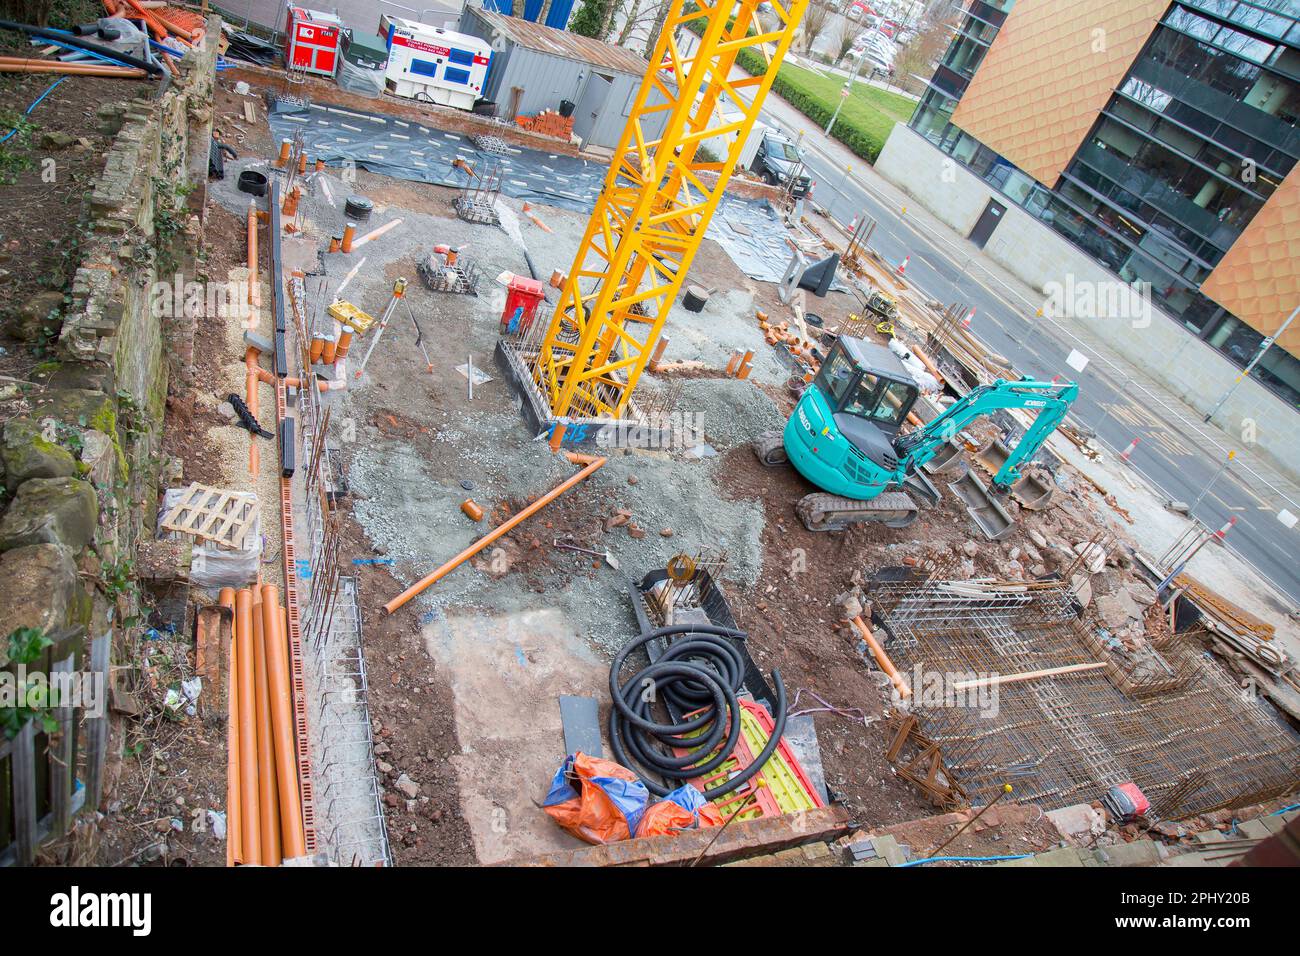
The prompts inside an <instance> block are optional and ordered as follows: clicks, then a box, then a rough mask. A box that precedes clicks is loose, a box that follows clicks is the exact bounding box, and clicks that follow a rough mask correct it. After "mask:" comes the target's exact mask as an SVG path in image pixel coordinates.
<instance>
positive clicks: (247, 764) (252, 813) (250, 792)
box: [235, 588, 262, 865]
mask: <svg viewBox="0 0 1300 956" xmlns="http://www.w3.org/2000/svg"><path fill="white" fill-rule="evenodd" d="M235 630H236V633H237V634H238V643H237V645H236V650H235V657H236V659H237V660H238V661H239V690H238V694H239V806H240V822H241V823H242V828H241V829H242V833H241V836H242V837H243V842H244V862H245V863H248V864H250V865H257V864H260V863H261V862H262V836H261V819H262V814H261V809H260V802H259V800H258V791H257V708H256V699H257V698H256V697H255V696H254V694H255V687H256V678H255V676H254V663H253V662H254V656H253V592H252V591H250V590H248V589H247V588H245V589H244V590H242V591H240V592H239V593H238V594H236V595H235Z"/></svg>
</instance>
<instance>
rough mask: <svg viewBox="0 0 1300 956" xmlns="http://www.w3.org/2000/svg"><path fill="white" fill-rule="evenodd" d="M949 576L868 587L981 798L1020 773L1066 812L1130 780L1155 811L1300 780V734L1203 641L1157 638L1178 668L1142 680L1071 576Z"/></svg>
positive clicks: (1203, 804)
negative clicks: (1083, 609)
mask: <svg viewBox="0 0 1300 956" xmlns="http://www.w3.org/2000/svg"><path fill="white" fill-rule="evenodd" d="M948 571H949V569H947V568H943V567H940V568H938V569H936V571H935V572H934V573H933V574H932V575H931V576H929V577H928V578H924V579H909V578H908V577H906V576H904V577H903V578H902V579H899V578H897V577H894V578H892V579H890V580H878V581H877V582H876V583H875V584H873V587H872V593H871V596H872V599H873V602H874V606H875V609H876V611H877V612H878V613H879V615H880V617H881V619H882V620H883V622H884V626H885V629H886V631H887V632H888V633H889V635H890V637H891V643H890V644H889V647H888V649H889V653H890V655H891V657H892V658H893V660H894V662H895V664H896V666H898V667H899V669H900V670H902V671H903V672H904V674H905V676H906V677H907V678H908V679H909V681H910V682H911V684H912V688H913V693H914V697H913V701H914V706H913V712H914V713H915V714H916V715H917V716H918V718H919V719H920V722H921V726H922V727H923V728H924V732H925V735H926V736H927V737H928V738H929V739H930V740H933V741H934V742H935V743H936V744H938V746H939V748H940V751H941V753H942V756H943V760H944V766H945V768H946V773H947V775H948V777H949V778H950V779H951V780H953V781H955V782H956V783H957V784H959V785H960V786H961V787H962V788H964V789H965V791H966V792H967V793H968V794H969V796H970V799H971V801H972V803H985V802H987V801H988V800H991V799H992V798H993V797H994V796H995V795H996V793H997V792H998V790H999V789H1000V788H1001V787H1002V786H1003V784H1006V783H1010V784H1012V785H1013V786H1014V787H1015V791H1016V797H1017V799H1019V800H1021V801H1027V802H1033V803H1037V804H1039V805H1040V806H1042V807H1043V808H1044V809H1057V808H1060V807H1065V806H1069V805H1071V804H1075V803H1087V802H1091V801H1093V800H1097V799H1099V798H1100V797H1101V796H1102V795H1103V794H1104V793H1105V792H1106V790H1107V789H1108V788H1109V787H1111V786H1113V785H1115V784H1119V783H1124V782H1128V781H1131V782H1133V783H1136V784H1137V785H1138V787H1139V788H1140V789H1141V790H1142V792H1143V793H1144V794H1145V795H1146V796H1147V798H1148V799H1149V800H1150V801H1151V803H1152V813H1153V815H1154V816H1156V817H1157V818H1161V819H1182V818H1185V817H1189V816H1193V815H1196V814H1198V813H1205V812H1208V811H1211V810H1216V809H1222V808H1231V807H1238V806H1245V805H1248V804H1251V803H1256V802H1259V801H1262V800H1266V799H1271V798H1273V797H1277V796H1281V795H1283V794H1286V793H1289V792H1292V791H1293V790H1295V789H1296V788H1297V786H1300V735H1298V734H1297V733H1296V732H1295V731H1294V730H1293V729H1292V728H1291V727H1290V726H1289V725H1288V724H1287V723H1286V722H1285V720H1284V719H1283V718H1282V717H1281V715H1280V714H1278V712H1277V711H1276V710H1275V709H1274V708H1273V707H1272V706H1271V705H1270V704H1269V703H1268V702H1267V701H1265V700H1263V699H1261V698H1259V697H1258V696H1257V695H1256V694H1255V693H1254V692H1253V691H1251V690H1250V689H1244V690H1243V688H1241V687H1239V686H1238V685H1237V684H1236V682H1235V681H1234V680H1233V679H1232V678H1231V677H1230V676H1229V675H1228V673H1227V672H1226V671H1224V670H1223V668H1222V667H1221V666H1220V665H1219V664H1218V663H1216V662H1215V661H1213V660H1212V659H1210V658H1208V657H1207V656H1205V655H1204V654H1202V653H1201V652H1200V649H1199V648H1198V647H1197V646H1195V644H1194V643H1193V642H1191V641H1189V640H1186V639H1184V638H1177V637H1172V636H1164V637H1162V638H1161V639H1160V640H1158V641H1156V642H1154V643H1153V651H1154V652H1155V653H1157V654H1158V656H1159V657H1160V658H1161V660H1162V661H1163V662H1164V663H1165V665H1166V666H1167V671H1166V668H1165V667H1162V668H1158V669H1157V668H1147V669H1146V670H1145V672H1144V674H1145V677H1146V678H1147V679H1136V677H1135V672H1134V671H1133V670H1132V669H1131V668H1128V669H1126V668H1125V667H1124V666H1122V665H1121V664H1120V663H1117V662H1116V661H1115V660H1112V659H1108V655H1107V654H1106V653H1105V650H1106V649H1105V647H1104V646H1103V645H1102V644H1100V643H1099V642H1098V640H1097V639H1096V634H1095V625H1094V624H1093V623H1092V622H1090V621H1087V620H1084V619H1081V618H1080V617H1079V616H1077V613H1076V610H1075V607H1074V605H1073V601H1072V594H1071V592H1070V590H1069V589H1068V588H1067V587H1066V586H1065V585H1064V584H1062V583H1056V582H1053V583H1034V584H1023V583H1016V584H1011V583H998V582H987V583H984V582H970V581H962V580H959V579H955V577H954V576H952V575H950V574H949V573H948ZM1099 652H1101V653H1099ZM1096 664H1101V665H1104V666H1101V667H1093V668H1091V669H1088V670H1076V671H1074V672H1071V673H1062V674H1056V675H1052V676H1046V677H1039V678H1036V679H1030V680H1023V681H1006V678H1007V677H1009V676H1011V675H1017V674H1026V673H1029V672H1035V671H1040V670H1052V669H1056V668H1066V667H1072V666H1086V665H1096ZM999 677H1000V678H1001V679H1002V682H998V681H994V680H993V678H999Z"/></svg>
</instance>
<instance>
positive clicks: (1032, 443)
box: [894, 378, 1079, 488]
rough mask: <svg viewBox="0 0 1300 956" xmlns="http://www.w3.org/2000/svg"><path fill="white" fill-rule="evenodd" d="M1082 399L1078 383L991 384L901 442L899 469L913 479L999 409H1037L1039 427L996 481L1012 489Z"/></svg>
mask: <svg viewBox="0 0 1300 956" xmlns="http://www.w3.org/2000/svg"><path fill="white" fill-rule="evenodd" d="M1078 394H1079V386H1078V384H1077V383H1075V382H1059V383H1058V382H1038V381H1034V380H1033V379H1029V378H1023V379H1020V380H1019V381H1015V382H1009V381H1007V380H1005V379H998V380H997V381H995V382H993V383H992V384H991V385H981V386H980V387H979V388H974V389H971V391H970V392H968V393H967V394H966V395H965V396H964V397H963V398H961V399H959V400H958V401H956V402H954V403H953V404H952V405H951V406H949V407H948V409H947V410H945V411H944V413H943V414H942V415H940V416H939V417H938V418H935V419H934V420H932V421H930V422H928V423H926V424H925V425H924V426H923V427H921V428H918V429H916V430H915V431H913V432H911V433H909V434H907V435H904V436H902V437H901V438H899V439H898V440H897V441H895V442H894V449H895V450H896V451H897V452H898V454H899V465H900V466H901V467H902V469H903V470H905V471H906V472H907V473H908V474H913V473H914V472H915V471H916V470H917V469H918V468H920V467H921V466H922V465H924V464H925V463H926V462H927V461H929V460H930V459H931V458H933V457H934V456H935V455H936V454H937V453H938V452H939V450H940V449H941V448H942V447H943V446H944V444H945V443H947V442H948V441H950V440H952V439H953V438H955V437H956V436H957V433H958V432H959V431H961V430H962V429H963V428H965V427H966V426H967V425H968V424H970V423H971V422H973V421H974V420H975V419H977V418H981V417H983V416H985V415H989V414H992V413H993V412H995V411H998V410H999V409H1016V408H1023V409H1028V410H1036V411H1037V412H1038V414H1037V416H1036V417H1035V418H1034V423H1033V424H1032V425H1031V426H1030V427H1029V429H1028V430H1026V432H1025V434H1024V435H1023V436H1022V437H1021V439H1020V442H1019V443H1018V444H1017V445H1016V447H1015V449H1013V450H1012V452H1011V455H1010V456H1009V457H1008V458H1007V460H1006V462H1005V463H1004V464H1003V466H1002V467H1001V468H1000V469H999V470H998V473H997V474H996V475H995V476H994V477H993V483H994V484H995V485H997V486H999V487H1001V488H1010V487H1011V485H1013V484H1014V483H1015V482H1016V480H1017V479H1018V478H1019V477H1020V469H1019V465H1020V463H1021V462H1022V461H1027V460H1028V459H1030V458H1032V457H1033V456H1034V455H1035V454H1036V453H1037V452H1038V449H1039V448H1041V447H1042V445H1043V442H1045V441H1046V440H1047V437H1048V436H1049V435H1051V434H1052V432H1053V431H1055V430H1056V426H1058V425H1059V424H1061V422H1062V420H1063V419H1064V418H1065V415H1066V413H1067V412H1068V411H1069V410H1070V405H1071V404H1072V403H1073V402H1074V400H1075V398H1076V397H1077V396H1078Z"/></svg>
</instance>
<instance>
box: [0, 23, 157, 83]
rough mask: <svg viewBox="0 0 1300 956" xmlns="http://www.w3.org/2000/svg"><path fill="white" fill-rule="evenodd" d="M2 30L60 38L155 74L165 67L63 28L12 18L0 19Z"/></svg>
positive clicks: (64, 41)
mask: <svg viewBox="0 0 1300 956" xmlns="http://www.w3.org/2000/svg"><path fill="white" fill-rule="evenodd" d="M0 30H14V31H16V32H18V33H26V34H27V35H28V36H33V37H40V38H42V39H45V40H58V41H59V42H60V43H66V44H68V45H69V46H75V47H79V48H80V49H82V50H89V51H90V52H91V53H98V54H99V55H100V56H103V57H107V58H108V59H110V60H116V61H117V62H118V63H121V64H123V65H125V66H133V67H135V68H136V69H138V70H144V71H145V72H146V73H150V74H152V75H154V76H157V75H158V74H160V73H162V72H163V68H162V67H161V66H159V65H158V64H157V63H150V62H148V61H147V60H141V59H137V58H136V57H133V56H131V55H130V54H127V53H120V52H118V51H117V50H114V49H112V48H111V47H106V46H100V45H99V44H98V43H91V42H89V41H87V40H83V39H81V37H78V36H74V35H73V34H71V33H65V32H64V31H62V30H47V29H45V28H44V27H34V26H29V25H28V24H25V23H14V22H13V21H12V20H0Z"/></svg>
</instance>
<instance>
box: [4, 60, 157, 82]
mask: <svg viewBox="0 0 1300 956" xmlns="http://www.w3.org/2000/svg"><path fill="white" fill-rule="evenodd" d="M0 73H55V74H62V75H64V76H115V77H117V78H118V79H123V80H142V79H144V78H145V76H146V75H147V74H146V73H145V71H144V70H139V69H136V68H135V67H130V66H108V65H107V64H105V65H103V66H99V65H95V64H89V63H87V64H84V65H82V64H79V63H53V62H51V61H49V60H11V59H8V58H6V59H0Z"/></svg>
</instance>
